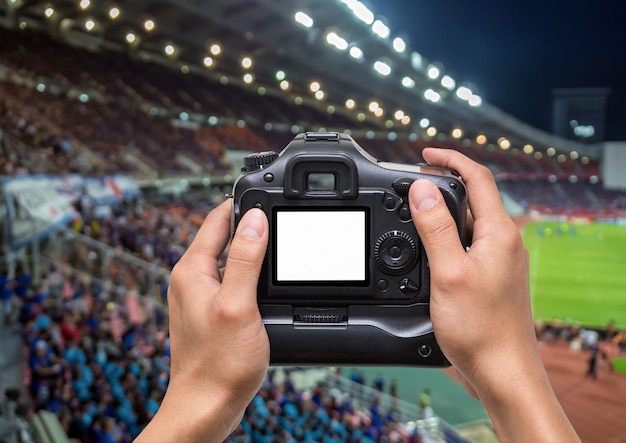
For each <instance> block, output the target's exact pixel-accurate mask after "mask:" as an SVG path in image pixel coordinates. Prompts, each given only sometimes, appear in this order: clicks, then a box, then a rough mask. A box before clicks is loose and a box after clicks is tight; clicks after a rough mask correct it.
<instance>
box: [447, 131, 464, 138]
mask: <svg viewBox="0 0 626 443" xmlns="http://www.w3.org/2000/svg"><path fill="white" fill-rule="evenodd" d="M450 135H452V138H457V139H458V138H461V137H463V130H462V129H461V128H454V129H453V130H452V132H451V133H450Z"/></svg>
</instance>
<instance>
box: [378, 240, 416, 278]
mask: <svg viewBox="0 0 626 443" xmlns="http://www.w3.org/2000/svg"><path fill="white" fill-rule="evenodd" d="M374 259H375V260H376V264H377V265H378V267H379V268H380V269H381V270H382V271H383V272H385V273H387V274H392V275H399V274H403V273H405V272H406V271H408V270H410V269H411V268H413V266H415V263H416V262H417V246H416V245H415V240H413V238H412V237H411V236H410V235H409V234H407V233H406V232H403V231H398V230H394V231H389V232H386V233H384V234H383V235H381V236H380V238H379V239H378V240H377V241H376V244H375V245H374Z"/></svg>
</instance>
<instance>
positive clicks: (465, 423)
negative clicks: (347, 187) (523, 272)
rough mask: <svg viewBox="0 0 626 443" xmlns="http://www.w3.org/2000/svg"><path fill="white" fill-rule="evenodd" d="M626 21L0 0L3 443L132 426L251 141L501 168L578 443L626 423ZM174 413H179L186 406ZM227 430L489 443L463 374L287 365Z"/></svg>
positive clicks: (505, 11) (316, 6)
mask: <svg viewBox="0 0 626 443" xmlns="http://www.w3.org/2000/svg"><path fill="white" fill-rule="evenodd" d="M622 22H623V17H620V16H619V14H617V13H616V12H615V11H613V10H612V8H610V7H608V6H606V7H602V6H598V5H591V4H590V3H588V2H585V1H582V0H580V1H572V2H568V4H567V5H562V4H549V5H546V4H545V2H539V1H537V0H532V1H528V2H524V3H520V4H510V5H494V4H493V2H487V1H484V0H483V1H477V2H471V3H469V2H463V1H460V0H448V1H445V2H425V1H411V2H407V1H401V0H386V1H384V2H383V1H380V0H369V1H358V0H298V1H293V0H291V1H288V0H212V1H209V0H179V1H173V0H161V1H151V0H133V1H128V0H118V1H114V0H111V1H109V0H0V175H1V176H2V183H1V194H2V199H1V200H0V205H1V206H0V208H1V211H0V235H1V238H2V250H1V251H0V286H1V287H0V308H1V312H0V442H7V443H17V442H67V441H73V442H97V443H100V442H103V443H105V442H106V443H109V442H129V441H132V439H133V438H134V437H135V436H136V435H137V434H138V433H139V432H140V431H141V429H143V427H144V426H145V425H146V423H147V422H148V421H149V420H150V419H151V417H152V416H153V415H154V414H155V412H156V411H157V410H158V407H159V403H160V401H161V399H162V397H163V394H164V392H165V389H166V387H167V383H168V378H169V343H168V337H167V330H168V311H167V296H166V294H167V287H168V282H169V273H170V270H171V268H172V266H173V265H174V264H175V263H176V262H177V261H178V259H179V258H180V257H181V255H182V254H183V253H184V251H185V249H186V247H187V246H188V245H189V244H190V242H191V241H192V239H193V237H194V235H195V233H196V231H197V229H198V227H199V226H200V224H201V223H202V220H203V219H204V216H205V215H206V214H207V213H208V211H210V210H211V208H213V207H214V206H215V205H217V204H219V203H220V202H221V201H223V200H224V198H225V197H224V196H225V194H227V193H228V192H230V191H231V189H232V184H233V181H234V180H235V178H236V177H237V176H238V174H239V173H240V170H241V166H242V164H243V158H244V157H245V156H246V155H248V154H250V153H253V152H259V151H267V150H273V151H276V152H279V151H280V150H281V149H282V148H283V147H284V146H285V145H286V144H287V143H288V142H289V141H290V140H291V139H292V138H293V137H294V135H295V134H297V133H300V132H304V131H338V132H344V133H347V134H349V135H351V136H352V137H353V138H354V139H355V140H356V141H357V142H358V143H359V144H360V145H361V146H362V147H363V148H364V149H365V150H366V151H368V152H369V153H371V154H372V155H374V156H375V157H376V158H378V159H379V160H382V161H391V162H398V163H403V164H411V163H417V162H421V161H423V159H422V157H421V151H422V149H423V148H424V147H426V146H441V147H445V148H449V149H455V150H458V151H461V152H463V153H464V154H466V155H468V156H469V157H471V158H473V159H474V160H476V161H478V162H480V163H483V164H485V165H486V166H488V167H489V168H490V169H491V171H492V172H493V174H494V176H495V178H496V181H497V184H498V187H499V189H500V191H501V195H502V199H503V202H504V203H505V206H506V208H507V210H508V212H509V213H510V214H511V216H512V217H513V218H514V220H515V221H516V222H517V223H518V226H519V228H520V231H521V232H522V235H523V238H524V241H525V243H526V246H527V248H528V250H529V253H530V258H531V275H530V278H531V282H530V283H531V297H532V300H533V311H534V316H535V319H536V330H537V339H538V340H539V341H540V349H541V354H542V357H543V359H544V363H545V365H546V368H547V370H548V373H549V376H550V379H551V381H552V383H553V385H554V388H555V391H556V393H557V396H558V397H559V400H560V401H561V402H562V404H563V406H564V409H565V410H566V412H567V414H568V416H569V417H570V420H572V422H573V424H574V427H575V428H576V430H577V431H578V432H579V434H580V436H581V438H583V440H584V441H589V442H607V441H613V442H618V441H626V421H624V416H625V414H626V374H625V372H626V332H625V331H626V297H625V295H626V252H625V251H626V226H625V225H626V174H625V173H624V170H625V167H626V124H625V121H624V115H626V105H625V104H626V81H625V80H624V79H625V78H626V61H625V60H626V58H624V57H623V56H622V55H623V48H622V41H623V38H622V37H621V36H620V35H619V32H620V26H621V23H622ZM181 419H184V417H182V418H181ZM227 441H228V442H443V441H447V442H472V441H473V442H496V441H498V440H497V436H496V435H495V433H494V432H493V428H492V426H491V423H490V421H489V418H488V416H487V414H486V413H485V411H484V409H483V407H482V405H481V404H480V402H479V401H477V400H475V399H473V398H472V397H470V396H469V395H467V393H466V392H465V391H464V389H463V388H461V386H460V385H459V384H458V382H457V380H456V377H455V374H454V373H453V372H452V371H449V370H437V369H418V368H350V367H340V368H282V367H276V368H274V367H273V368H270V371H269V373H268V376H267V379H266V381H265V383H264V385H263V386H262V388H261V390H260V391H259V393H258V395H257V396H256V397H255V399H254V401H253V402H252V403H251V404H250V406H249V407H248V409H247V411H246V414H245V416H244V418H243V420H242V423H241V425H240V427H239V428H238V429H237V430H236V431H235V432H234V433H233V435H232V436H231V437H229V439H228V440H227Z"/></svg>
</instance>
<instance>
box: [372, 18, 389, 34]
mask: <svg viewBox="0 0 626 443" xmlns="http://www.w3.org/2000/svg"><path fill="white" fill-rule="evenodd" d="M372 31H373V32H374V34H376V35H377V36H379V37H380V38H387V37H389V32H390V31H389V27H388V26H387V25H386V24H384V23H383V22H381V21H380V20H376V21H375V22H374V23H373V24H372Z"/></svg>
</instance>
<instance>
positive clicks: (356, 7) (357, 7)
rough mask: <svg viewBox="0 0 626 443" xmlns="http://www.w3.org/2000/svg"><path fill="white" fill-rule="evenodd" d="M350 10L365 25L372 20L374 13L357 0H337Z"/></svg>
mask: <svg viewBox="0 0 626 443" xmlns="http://www.w3.org/2000/svg"><path fill="white" fill-rule="evenodd" d="M339 1H340V2H341V3H343V4H344V5H346V6H347V7H348V9H350V10H351V11H352V13H353V14H354V16H355V17H356V18H358V19H359V20H361V21H362V22H364V23H365V24H367V25H371V24H372V23H373V22H374V13H373V12H372V11H370V10H369V8H368V7H367V6H365V5H364V4H363V3H361V2H360V1H359V0H339Z"/></svg>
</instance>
